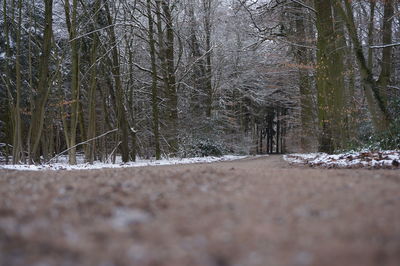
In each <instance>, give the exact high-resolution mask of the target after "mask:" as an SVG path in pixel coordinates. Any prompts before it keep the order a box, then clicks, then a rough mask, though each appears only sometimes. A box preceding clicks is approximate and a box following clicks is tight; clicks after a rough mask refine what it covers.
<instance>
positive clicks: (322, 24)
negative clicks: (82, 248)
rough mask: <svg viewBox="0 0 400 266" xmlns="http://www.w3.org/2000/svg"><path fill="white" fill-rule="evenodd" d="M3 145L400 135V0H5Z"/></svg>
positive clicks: (7, 156) (17, 157) (179, 146)
mask: <svg viewBox="0 0 400 266" xmlns="http://www.w3.org/2000/svg"><path fill="white" fill-rule="evenodd" d="M0 14H1V19H0V28H1V35H0V71H1V72H0V75H1V79H0V108H1V110H0V153H1V154H0V156H1V163H2V164H41V163H47V162H51V161H52V160H57V159H58V157H60V156H67V158H68V162H69V164H72V165H74V164H76V163H77V158H84V161H85V162H88V163H93V162H95V161H101V162H105V161H110V160H111V161H113V162H116V160H117V157H119V156H120V158H121V160H122V162H130V161H135V160H136V158H147V159H148V158H154V159H156V160H158V159H160V158H170V157H201V156H222V155H224V154H238V155H246V154H265V153H287V152H315V151H321V152H326V153H329V154H332V153H335V152H339V151H349V150H356V149H363V148H368V149H385V150H390V149H393V150H394V149H399V148H400V2H399V1H397V0H381V1H378V0H354V1H347V0H344V1H343V0H314V1H311V0H110V1H107V0H2V6H1V11H0Z"/></svg>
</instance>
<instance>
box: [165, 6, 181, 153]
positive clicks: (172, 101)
mask: <svg viewBox="0 0 400 266" xmlns="http://www.w3.org/2000/svg"><path fill="white" fill-rule="evenodd" d="M162 7H163V12H164V17H165V20H166V47H165V58H166V64H167V75H168V78H167V80H168V83H169V85H168V91H167V97H168V122H169V123H168V124H169V129H168V131H169V132H168V143H169V148H170V153H171V154H172V155H176V152H177V151H178V96H177V91H176V76H175V54H174V41H175V38H174V28H173V18H172V14H171V9H170V6H169V5H168V3H167V2H166V1H165V0H164V1H163V2H162Z"/></svg>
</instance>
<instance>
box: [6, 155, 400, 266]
mask: <svg viewBox="0 0 400 266" xmlns="http://www.w3.org/2000/svg"><path fill="white" fill-rule="evenodd" d="M0 265H4V266H6V265H7V266H12V265H24V266H25V265H101V266H114V265H115V266H117V265H140V266H142V265H143V266H146V265H154V266H155V265H157V266H167V265H168V266H181V265H190V266H192V265H194V266H196V265H207V266H208V265H209V266H228V265H232V266H233V265H235V266H239V265H243V266H252V265H260V266H280V265H288V266H289V265H315V266H317V265H318V266H319V265H321V266H330V265H332V266H333V265H340V266H347V265H348V266H358V265H360V266H369V265H379V266H381V265H384V266H392V265H393V266H398V265H400V171H399V170H362V169H343V170H340V169H310V168H306V167H294V166H289V165H288V164H287V163H286V162H284V161H283V160H282V159H281V157H280V156H270V157H262V158H256V159H244V160H239V161H232V162H221V163H212V164H198V165H193V164H192V165H179V166H156V167H143V168H125V169H104V170H84V171H41V172H25V171H24V172H21V171H6V170H0Z"/></svg>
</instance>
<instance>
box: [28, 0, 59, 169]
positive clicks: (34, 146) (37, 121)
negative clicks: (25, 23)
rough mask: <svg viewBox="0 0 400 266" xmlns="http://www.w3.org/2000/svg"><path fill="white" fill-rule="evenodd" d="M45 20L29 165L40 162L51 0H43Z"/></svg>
mask: <svg viewBox="0 0 400 266" xmlns="http://www.w3.org/2000/svg"><path fill="white" fill-rule="evenodd" d="M44 2H45V20H44V25H45V26H44V34H43V43H42V53H41V56H40V64H39V81H38V84H37V94H36V95H35V97H34V99H33V101H34V104H33V110H32V120H31V125H30V128H29V136H28V146H29V148H28V152H29V157H30V158H29V160H30V163H33V162H35V163H39V162H40V153H39V143H40V139H41V136H42V131H43V123H44V114H45V107H46V103H47V98H48V95H49V92H50V86H49V81H48V74H49V61H50V60H49V59H50V52H51V40H52V34H53V0H45V1H44Z"/></svg>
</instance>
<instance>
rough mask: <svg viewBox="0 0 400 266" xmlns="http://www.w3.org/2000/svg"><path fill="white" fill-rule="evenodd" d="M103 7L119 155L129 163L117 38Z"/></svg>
mask: <svg viewBox="0 0 400 266" xmlns="http://www.w3.org/2000/svg"><path fill="white" fill-rule="evenodd" d="M104 6H105V9H106V15H107V22H108V25H109V26H110V27H109V35H110V39H111V47H112V53H111V55H112V64H113V66H112V73H113V76H114V82H115V100H116V109H117V120H118V128H119V132H120V135H121V155H122V161H123V162H124V163H125V162H128V161H129V132H128V123H127V120H126V114H125V108H124V92H123V89H122V84H121V69H120V63H119V51H118V45H117V38H116V35H115V28H114V26H113V23H114V22H113V21H112V17H111V12H110V8H109V5H108V1H107V0H105V1H104Z"/></svg>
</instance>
